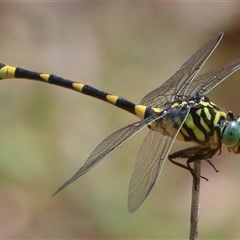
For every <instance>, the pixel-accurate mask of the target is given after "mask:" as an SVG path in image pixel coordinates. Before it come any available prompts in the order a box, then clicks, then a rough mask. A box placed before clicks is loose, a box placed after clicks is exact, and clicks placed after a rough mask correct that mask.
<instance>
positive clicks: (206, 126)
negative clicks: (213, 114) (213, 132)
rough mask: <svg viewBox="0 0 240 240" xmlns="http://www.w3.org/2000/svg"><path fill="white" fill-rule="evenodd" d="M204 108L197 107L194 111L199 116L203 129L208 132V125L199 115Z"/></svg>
mask: <svg viewBox="0 0 240 240" xmlns="http://www.w3.org/2000/svg"><path fill="white" fill-rule="evenodd" d="M204 110H205V109H198V110H197V111H196V114H197V115H198V116H199V117H200V124H201V125H202V126H203V127H204V129H205V130H206V131H207V132H210V128H209V127H208V125H207V124H206V123H205V122H204V120H203V118H202V117H201V112H202V111H204Z"/></svg>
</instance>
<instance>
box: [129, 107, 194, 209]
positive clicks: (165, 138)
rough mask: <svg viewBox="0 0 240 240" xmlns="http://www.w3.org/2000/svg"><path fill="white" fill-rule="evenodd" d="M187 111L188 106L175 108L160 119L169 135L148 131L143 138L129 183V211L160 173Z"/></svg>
mask: <svg viewBox="0 0 240 240" xmlns="http://www.w3.org/2000/svg"><path fill="white" fill-rule="evenodd" d="M189 111H190V108H189V106H186V107H185V109H183V108H180V109H179V110H177V111H176V112H175V113H174V115H173V113H169V114H166V116H165V117H164V118H162V119H161V120H162V121H164V126H165V128H166V129H168V133H169V135H162V134H160V133H159V132H155V131H150V132H149V133H148V135H147V136H146V138H145V139H144V141H143V143H142V145H141V148H140V150H139V153H138V155H137V160H136V162H135V165H134V170H133V174H132V177H131V181H130V185H129V195H128V210H129V212H133V211H135V210H136V209H137V208H138V207H139V206H140V205H141V204H142V202H143V201H144V200H145V199H146V197H147V196H148V194H149V193H150V191H151V190H152V188H153V186H154V184H155V183H156V181H157V179H158V177H159V175H160V172H161V169H162V167H163V164H164V162H165V158H166V156H167V155H168V153H169V151H170V149H171V146H172V144H173V142H174V140H175V138H176V136H177V134H178V132H179V130H180V129H181V127H182V124H183V123H184V121H185V119H186V117H187V115H188V113H189ZM161 120H160V121H161ZM161 124H162V123H161ZM169 129H170V130H169Z"/></svg>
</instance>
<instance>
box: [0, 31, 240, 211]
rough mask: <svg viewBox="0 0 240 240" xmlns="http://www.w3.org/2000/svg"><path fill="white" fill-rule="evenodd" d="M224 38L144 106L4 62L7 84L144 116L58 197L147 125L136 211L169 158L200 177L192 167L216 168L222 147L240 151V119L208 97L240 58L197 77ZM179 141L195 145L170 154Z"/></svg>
mask: <svg viewBox="0 0 240 240" xmlns="http://www.w3.org/2000/svg"><path fill="white" fill-rule="evenodd" d="M223 35H224V33H222V32H220V33H218V34H216V35H215V36H214V37H212V38H211V39H210V40H209V41H208V42H207V43H206V44H205V45H204V46H203V47H201V48H200V49H199V50H198V51H197V52H196V53H195V54H194V55H193V56H192V57H191V58H190V59H188V60H187V61H186V62H185V63H184V64H183V65H182V66H181V68H180V69H179V70H178V71H177V72H176V73H175V74H174V75H173V76H172V77H170V78H169V79H168V80H167V81H166V82H165V83H164V84H162V85H161V86H160V87H158V88H157V89H155V90H153V91H151V92H150V93H148V94H147V95H146V96H144V97H143V99H142V100H141V101H140V103H139V104H135V103H132V102H130V101H128V100H127V99H124V98H122V97H119V96H116V95H113V94H110V93H107V92H104V91H101V90H98V89H96V88H93V87H91V86H89V85H87V84H83V83H80V82H76V81H71V80H69V79H65V78H62V77H59V76H56V75H54V74H48V73H39V72H35V71H29V70H26V69H23V68H19V67H13V66H9V65H6V64H3V63H0V79H1V80H4V79H12V78H24V79H29V80H36V81H41V82H46V83H49V84H54V85H57V86H61V87H64V88H68V89H72V90H75V91H77V92H80V93H82V94H85V95H88V96H91V97H94V98H97V99H100V100H103V101H105V102H107V103H110V104H112V105H114V106H116V107H118V108H121V109H123V110H125V111H127V112H129V113H132V114H134V115H136V116H137V117H138V118H140V120H139V121H137V122H134V123H131V124H129V125H127V126H125V127H123V128H121V129H119V130H117V131H116V132H114V133H112V134H111V135H110V136H108V137H107V138H105V139H104V140H103V141H102V142H101V143H100V144H99V145H98V146H97V147H96V148H95V149H94V151H93V152H92V153H91V154H90V156H89V158H88V159H87V160H86V162H85V163H84V165H83V166H82V167H81V168H80V169H79V170H78V171H77V172H76V173H75V174H74V175H73V176H72V177H71V178H70V179H69V180H68V181H66V182H65V183H64V184H63V185H62V186H61V187H60V188H59V189H58V190H57V191H56V193H58V192H59V191H60V190H62V189H64V188H65V187H67V186H68V185H69V184H70V183H72V182H73V181H75V180H76V179H78V178H79V177H81V176H82V175H83V174H85V173H86V172H88V171H89V170H90V169H92V168H93V167H94V166H96V165H97V164H98V163H99V162H100V161H101V160H102V159H103V158H105V157H106V156H107V155H109V154H110V153H112V152H113V151H114V150H116V149H117V148H118V147H120V146H121V145H122V144H123V143H125V142H126V141H127V140H129V139H130V138H131V137H132V136H134V135H135V134H137V133H138V132H139V131H141V130H142V129H143V128H146V127H147V128H149V132H148V134H147V136H146V137H145V139H144V141H143V143H142V145H141V147H140V150H139V152H138V154H137V159H136V162H135V165H134V169H133V173H132V176H131V180H130V184H129V194H128V210H129V212H134V211H135V210H136V209H137V208H138V207H139V206H140V205H141V204H142V203H143V201H144V200H145V199H146V198H147V196H148V195H149V193H150V192H151V190H152V189H153V186H154V185H155V183H156V181H157V180H158V178H159V175H160V173H161V170H162V168H163V165H164V163H165V160H166V159H167V158H168V159H169V160H170V161H171V162H172V163H174V164H175V165H177V166H179V167H182V168H184V169H186V170H188V171H190V173H191V174H192V175H193V177H194V174H193V169H192V167H191V163H193V162H194V161H199V160H206V161H207V162H208V163H210V164H211V165H212V166H214V165H213V163H212V162H211V161H210V159H211V158H212V157H213V156H215V155H216V154H217V153H218V154H220V153H221V148H222V144H224V145H225V146H226V147H227V149H228V151H229V152H233V153H240V117H239V116H236V117H235V116H234V114H233V113H232V112H230V111H229V112H228V113H225V112H224V111H222V110H221V109H220V108H219V107H218V106H217V105H216V104H214V103H213V102H211V101H210V100H209V98H208V97H207V96H206V94H207V93H208V92H210V91H211V90H212V89H213V88H215V87H216V86H217V85H218V84H220V83H221V82H222V81H224V80H225V79H226V78H227V77H229V76H230V75H231V74H233V73H234V72H236V71H237V70H238V69H239V68H240V58H239V59H237V60H235V61H233V62H231V63H229V64H227V65H224V66H222V67H220V68H217V69H215V70H212V71H209V72H207V73H204V74H202V75H200V76H198V77H196V75H197V74H198V72H199V70H200V69H201V68H202V66H203V65H204V64H205V62H206V61H207V59H208V58H209V57H210V55H211V54H212V53H213V51H214V50H215V49H216V47H217V46H218V44H219V42H220V41H221V39H222V37H223ZM176 139H177V140H180V141H183V142H192V143H194V145H193V146H191V147H188V148H186V149H182V150H179V151H177V152H174V153H171V154H169V152H170V150H171V147H172V145H173V143H174V141H175V140H176ZM181 159H185V161H186V163H185V164H183V163H182V162H180V160H181ZM215 170H216V169H215ZM201 177H202V178H204V177H203V176H201ZM205 179H206V178H205ZM56 193H55V194H56ZM55 194H54V195H55Z"/></svg>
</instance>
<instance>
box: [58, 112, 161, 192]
mask: <svg viewBox="0 0 240 240" xmlns="http://www.w3.org/2000/svg"><path fill="white" fill-rule="evenodd" d="M164 114H165V113H164V112H162V114H161V113H159V114H156V115H153V116H151V117H148V118H146V119H143V120H141V121H139V122H136V123H132V124H130V125H128V126H126V127H124V128H121V129H119V130H118V131H116V132H114V133H112V134H111V135H110V136H108V137H107V138H106V139H104V140H103V141H102V142H101V143H100V144H99V145H98V146H97V147H96V148H95V149H94V151H93V152H92V153H91V155H90V156H89V158H88V159H87V161H86V162H85V164H84V165H83V166H82V167H81V168H80V169H79V170H78V171H77V172H76V173H75V174H74V175H73V177H72V178H70V179H69V180H68V181H67V182H65V183H64V184H63V185H62V186H61V187H60V188H59V189H58V190H57V191H56V193H54V195H55V194H57V193H58V192H59V191H61V190H62V189H63V188H65V187H67V186H68V185H69V184H70V183H72V182H73V181H75V180H76V179H78V178H79V177H81V176H82V175H83V174H85V173H86V172H87V171H89V170H90V169H91V168H93V167H94V166H95V165H97V164H98V163H99V162H100V161H101V160H102V159H103V158H104V157H106V156H107V155H108V154H110V153H111V152H113V151H114V150H116V149H117V148H118V147H120V146H121V145H122V144H123V143H125V142H126V141H127V140H128V139H129V138H131V137H132V136H133V135H134V134H136V133H137V132H139V131H140V130H141V129H143V128H144V127H146V126H147V125H148V124H149V123H151V122H152V121H154V120H156V119H158V118H161V117H162V116H164Z"/></svg>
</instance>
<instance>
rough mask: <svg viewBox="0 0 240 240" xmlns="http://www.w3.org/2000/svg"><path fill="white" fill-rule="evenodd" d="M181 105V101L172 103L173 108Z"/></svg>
mask: <svg viewBox="0 0 240 240" xmlns="http://www.w3.org/2000/svg"><path fill="white" fill-rule="evenodd" d="M179 105H180V104H179V103H174V104H172V106H171V108H175V107H178V106H179Z"/></svg>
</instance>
